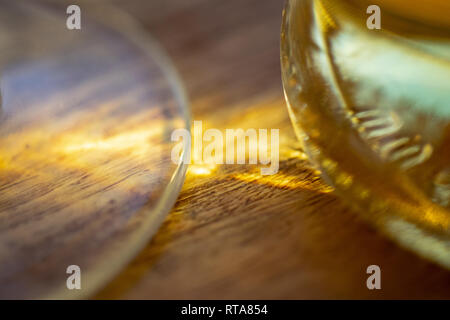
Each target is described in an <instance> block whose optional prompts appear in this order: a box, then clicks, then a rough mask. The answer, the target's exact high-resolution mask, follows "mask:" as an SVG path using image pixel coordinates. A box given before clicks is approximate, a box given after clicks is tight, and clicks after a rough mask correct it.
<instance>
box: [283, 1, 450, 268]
mask: <svg viewBox="0 0 450 320" xmlns="http://www.w3.org/2000/svg"><path fill="white" fill-rule="evenodd" d="M382 2H384V3H387V4H389V3H391V4H395V2H396V1H394V0H393V1H382ZM397 2H398V1H397ZM403 2H404V1H403ZM363 3H364V1H362V2H361V1H351V0H347V1H344V0H339V1H338V0H289V1H287V4H286V8H285V11H284V13H283V27H282V33H281V65H282V73H283V84H284V89H285V95H286V100H287V103H288V109H289V113H290V116H291V118H292V122H293V124H294V128H295V130H296V133H297V135H298V137H299V139H300V141H301V142H302V143H303V146H304V149H305V152H306V153H307V155H308V157H309V159H310V160H311V161H312V162H313V163H314V164H315V165H316V166H317V167H318V168H319V169H320V170H321V172H322V174H323V177H324V179H325V180H326V181H327V182H328V183H330V184H331V185H333V186H334V187H335V188H336V191H337V193H338V194H340V195H341V196H342V197H343V198H344V199H345V200H346V201H347V203H349V204H350V205H351V206H352V207H354V208H355V209H356V210H357V212H359V213H360V214H361V215H362V216H363V217H364V218H365V219H367V220H369V221H371V222H372V223H374V224H375V225H376V226H377V227H378V228H379V229H380V230H382V231H383V232H384V233H386V234H388V235H389V236H391V237H392V238H393V239H395V240H396V241H397V242H398V243H400V244H401V245H403V246H405V247H407V248H410V249H413V250H414V251H416V252H417V253H419V254H421V255H422V256H425V257H427V258H429V259H432V260H434V261H435V262H438V263H439V264H441V265H443V266H445V267H446V268H450V30H449V26H448V24H447V23H445V21H447V20H445V19H435V21H434V23H430V21H432V19H429V18H430V14H431V15H432V14H433V12H432V11H431V12H428V11H427V12H424V14H422V15H421V14H420V10H419V11H416V12H413V11H411V14H410V15H409V13H408V8H407V7H405V12H403V13H404V15H400V14H399V12H396V11H395V6H394V5H392V6H389V5H387V6H386V7H381V29H369V28H368V27H367V24H366V21H367V18H368V17H369V16H370V14H367V12H366V10H367V6H368V5H367V4H363ZM436 3H437V4H438V5H439V4H440V5H442V6H443V7H444V8H449V6H448V5H447V4H445V3H444V2H442V1H440V0H437V1H436ZM427 5H432V3H430V4H428V3H427ZM424 6H425V4H424ZM397 9H398V8H397ZM417 12H419V16H417ZM414 13H415V15H414ZM449 14H450V12H448V13H447V14H446V16H447V17H448V16H449ZM408 15H409V18H408ZM411 17H412V18H411ZM441 22H442V23H441Z"/></svg>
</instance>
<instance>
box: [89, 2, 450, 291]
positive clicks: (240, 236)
mask: <svg viewBox="0 0 450 320" xmlns="http://www.w3.org/2000/svg"><path fill="white" fill-rule="evenodd" d="M114 2H115V3H117V5H118V6H120V7H121V8H123V9H124V10H127V11H128V12H130V13H131V14H132V15H134V16H135V17H137V18H138V19H139V20H140V21H141V22H142V23H143V24H144V26H145V27H146V29H147V30H148V31H149V32H151V33H152V34H153V35H154V36H156V37H157V38H158V39H159V40H160V41H161V43H162V44H163V45H164V46H165V48H167V51H168V52H169V54H170V56H171V57H172V58H173V60H174V61H175V64H176V65H177V67H178V69H179V71H180V72H181V75H182V77H183V79H184V81H185V84H186V86H187V90H188V94H189V96H190V98H191V104H192V113H193V118H194V119H195V120H202V121H204V123H205V124H207V126H208V127H214V128H219V129H224V128H279V129H280V134H281V137H280V144H281V145H282V150H281V163H280V172H279V174H277V175H275V176H272V177H270V178H263V177H259V176H258V168H256V167H254V166H238V165H235V166H225V165H224V166H219V167H216V168H213V169H212V170H211V173H210V174H209V175H198V174H196V171H195V170H193V169H191V170H190V171H189V172H188V176H187V180H186V183H185V185H184V187H183V190H182V193H181V194H180V196H179V199H178V201H177V203H176V205H175V207H174V209H173V210H172V212H171V213H170V214H169V216H168V217H167V219H166V221H165V223H164V225H163V227H162V228H161V229H160V231H159V232H158V233H157V235H156V236H155V237H154V238H153V240H152V241H151V242H150V243H149V244H148V246H147V247H146V248H145V249H144V250H143V251H142V252H141V253H140V254H139V256H138V257H137V258H136V259H135V260H134V261H133V262H132V263H130V265H129V266H128V267H127V268H126V269H125V270H123V272H122V273H121V274H120V275H119V276H118V277H117V278H116V279H115V280H114V281H112V282H111V283H110V284H109V285H108V286H107V287H105V288H104V289H103V290H102V291H101V292H100V293H99V294H98V295H97V296H95V298H100V299H110V298H125V299H146V298H150V299H169V298H170V299H173V298H176V299H179V298H194V299H196V298H201V299H213V298H219V299H221V298H250V299H255V298H258V299H262V298H276V299H278V298H289V299H291V298H314V299H315V298H338V299H341V298H356V299H359V298H369V299H372V298H373V299H380V298H403V299H406V298H450V274H449V272H448V271H445V270H443V269H440V268H439V267H437V266H435V265H433V264H431V263H429V262H427V261H424V260H422V259H420V258H418V257H416V256H415V255H414V254H412V253H410V252H407V251H404V250H402V249H401V248H399V247H397V246H396V245H394V244H393V243H391V242H390V241H388V240H386V239H385V238H383V237H382V236H380V235H379V234H378V233H377V232H375V231H374V230H373V229H372V228H371V227H369V226H368V225H366V224H365V223H363V222H362V221H360V220H359V219H358V215H357V214H355V213H353V212H350V211H349V210H348V209H347V208H346V207H345V206H344V205H343V204H342V203H341V201H340V200H339V199H337V198H336V196H335V195H333V194H332V193H329V192H328V191H329V190H328V189H327V187H326V186H325V185H324V184H323V183H322V182H321V180H320V179H319V178H318V177H317V176H316V174H315V172H314V170H313V169H311V168H310V166H309V165H308V163H307V162H306V161H305V160H303V159H302V158H301V157H299V156H300V155H301V153H300V152H299V150H298V145H297V143H296V141H295V138H294V134H293V130H292V129H291V126H290V122H289V119H288V114H287V111H286V109H285V103H284V99H283V94H282V88H281V80H280V70H279V30H280V20H281V10H282V5H283V3H282V1H278V0H227V1H223V0H192V1H184V0H171V1H164V0H152V1H147V2H145V1H137V0H133V1H127V2H126V3H125V2H122V1H119V0H117V1H114ZM371 264H377V265H379V266H380V267H381V270H382V290H379V291H369V290H368V289H367V288H366V278H367V275H366V268H367V266H369V265H371Z"/></svg>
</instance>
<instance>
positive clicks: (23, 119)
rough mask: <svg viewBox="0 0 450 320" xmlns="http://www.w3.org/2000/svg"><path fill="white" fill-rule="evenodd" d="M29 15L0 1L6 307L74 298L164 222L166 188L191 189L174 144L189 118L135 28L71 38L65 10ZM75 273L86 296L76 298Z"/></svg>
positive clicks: (98, 29)
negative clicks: (76, 270)
mask: <svg viewBox="0 0 450 320" xmlns="http://www.w3.org/2000/svg"><path fill="white" fill-rule="evenodd" d="M28 4H29V3H27V2H17V3H16V2H14V3H10V2H9V3H7V2H6V1H0V6H1V8H2V10H1V11H0V49H1V50H0V52H1V53H0V70H1V71H0V74H1V87H0V90H1V94H2V105H1V107H0V109H1V114H0V298H8V299H12V298H45V297H51V298H68V297H70V298H74V297H79V296H80V295H83V294H84V295H86V294H88V293H89V292H92V291H93V290H97V289H98V285H99V283H101V284H104V283H105V278H106V279H110V278H111V274H116V273H117V271H118V269H119V270H120V268H121V267H123V264H124V261H125V262H128V261H129V259H130V255H131V257H133V256H134V254H135V253H136V251H137V250H138V249H139V248H141V247H142V243H143V242H144V244H145V241H146V239H148V238H149V237H150V236H151V234H152V232H155V230H156V228H157V227H158V226H159V224H160V222H162V218H164V215H165V214H166V213H167V210H168V209H167V207H169V206H171V205H172V204H173V201H174V197H167V198H166V197H164V195H165V193H164V192H165V190H166V187H167V186H168V185H169V184H170V185H171V186H176V182H177V181H180V180H181V179H182V178H183V175H182V174H179V175H178V178H177V177H174V172H177V171H176V170H177V167H178V166H177V165H176V164H174V163H173V162H172V161H171V160H170V151H171V148H172V147H173V145H174V143H173V142H171V140H170V133H171V132H172V131H173V130H174V129H175V128H180V127H181V128H184V119H183V118H182V113H181V112H180V110H179V109H178V106H179V105H178V101H177V99H176V96H175V95H174V91H173V88H172V87H171V86H170V85H169V82H168V81H167V79H166V77H165V75H166V73H165V72H164V71H163V69H162V68H161V65H162V64H160V63H159V62H158V60H157V59H155V58H154V56H153V55H152V56H149V55H147V54H146V51H145V50H143V49H141V48H139V47H138V45H137V44H136V43H133V42H131V40H130V39H129V37H128V36H124V35H122V32H126V29H127V28H128V26H127V25H126V23H123V21H116V22H117V23H119V24H120V31H118V29H117V28H112V27H111V25H110V23H108V24H107V25H104V24H101V23H98V22H97V21H98V20H95V21H96V22H93V20H92V17H90V16H91V15H92V14H93V12H91V11H89V13H90V14H91V15H88V14H87V13H88V12H86V15H85V16H84V20H83V22H84V23H83V31H82V32H81V31H80V32H77V31H70V30H68V29H67V28H66V24H65V10H55V11H52V10H50V11H49V10H43V8H44V7H42V6H35V5H28ZM86 8H87V7H86ZM102 13H103V14H105V11H102ZM108 15H109V14H108ZM89 17H90V18H89ZM11 26H17V27H16V29H15V30H14V32H12V31H11V30H10V28H9V27H11ZM133 34H134V32H133ZM49 35H51V36H49ZM152 52H153V51H152ZM177 179H178V180H177ZM169 182H171V183H169ZM173 194H174V195H176V194H177V193H176V192H175V193H173ZM164 202H166V203H164ZM159 205H160V206H159ZM161 208H163V209H164V210H161ZM139 244H141V247H139ZM138 247H139V248H138ZM133 251H134V252H133ZM70 265H77V266H79V267H80V268H81V270H82V272H83V273H84V275H83V279H82V287H83V291H79V290H68V289H67V287H66V280H67V277H68V275H67V274H66V269H67V267H68V266H70ZM108 274H109V276H108Z"/></svg>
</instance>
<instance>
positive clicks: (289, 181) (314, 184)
mask: <svg viewBox="0 0 450 320" xmlns="http://www.w3.org/2000/svg"><path fill="white" fill-rule="evenodd" d="M233 177H234V178H235V179H238V180H241V181H245V182H252V183H257V184H264V185H270V186H274V187H277V188H288V189H306V190H310V191H315V192H319V193H330V192H333V190H334V189H333V188H332V187H330V186H327V185H325V184H323V183H321V182H318V181H317V180H311V179H301V178H299V177H298V176H295V175H287V174H283V173H280V172H279V173H277V174H276V175H271V176H263V175H261V174H258V173H238V174H235V175H234V176H233Z"/></svg>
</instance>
